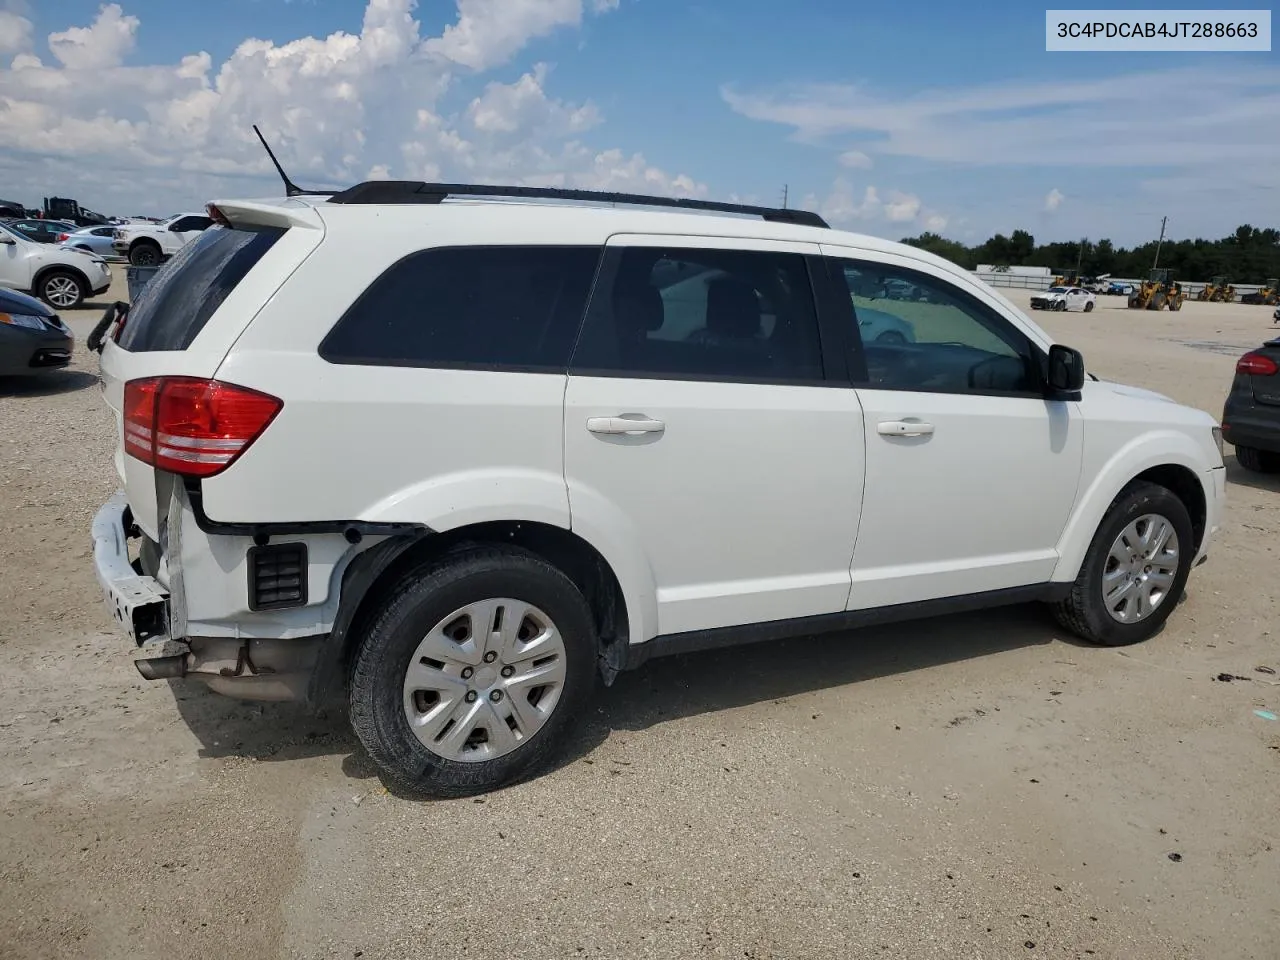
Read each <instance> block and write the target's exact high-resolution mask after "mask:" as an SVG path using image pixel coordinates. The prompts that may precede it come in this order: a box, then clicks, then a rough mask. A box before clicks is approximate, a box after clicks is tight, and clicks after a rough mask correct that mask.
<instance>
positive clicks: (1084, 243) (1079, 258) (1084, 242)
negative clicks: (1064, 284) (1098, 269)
mask: <svg viewBox="0 0 1280 960" xmlns="http://www.w3.org/2000/svg"><path fill="white" fill-rule="evenodd" d="M1088 243H1089V238H1088V237H1085V238H1084V239H1083V240H1081V241H1080V250H1079V252H1077V253H1076V279H1077V280H1079V279H1080V266H1081V265H1082V264H1083V263H1084V248H1085V247H1086V246H1087V245H1088Z"/></svg>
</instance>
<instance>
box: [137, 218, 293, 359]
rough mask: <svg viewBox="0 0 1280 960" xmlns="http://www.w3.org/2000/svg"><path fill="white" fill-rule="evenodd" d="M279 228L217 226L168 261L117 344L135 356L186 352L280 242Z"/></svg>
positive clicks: (144, 292) (140, 298)
mask: <svg viewBox="0 0 1280 960" xmlns="http://www.w3.org/2000/svg"><path fill="white" fill-rule="evenodd" d="M282 236H284V230H283V229H282V228H279V227H262V228H254V229H240V228H237V229H230V228H227V227H213V228H211V229H209V230H206V231H205V232H204V233H202V234H200V236H199V237H197V238H196V239H195V240H192V241H191V242H190V243H188V244H187V245H186V246H184V247H183V248H182V249H181V250H179V251H178V253H177V254H175V255H174V256H173V258H172V259H170V260H169V261H168V262H166V263H165V264H164V265H163V266H162V267H160V269H159V270H158V271H157V272H156V274H155V275H154V276H153V277H152V278H151V280H150V281H149V282H148V283H147V285H146V286H145V287H144V288H143V290H142V293H141V294H139V296H138V299H137V301H136V302H135V303H134V304H133V306H132V307H131V308H130V309H129V316H128V319H127V320H126V321H125V324H124V329H123V330H122V331H121V334H120V339H119V341H118V344H119V346H120V347H122V348H124V349H125V350H128V351H130V352H132V353H144V352H149V351H154V350H185V349H187V347H189V346H191V342H192V341H193V340H195V338H196V335H197V334H198V333H199V332H200V331H201V330H203V329H204V326H205V324H206V323H208V322H209V318H210V317H212V316H213V314H214V313H215V312H216V311H217V309H218V307H220V306H222V301H224V300H225V299H226V298H227V296H228V295H229V294H230V293H231V291H232V290H234V289H235V288H236V286H237V285H238V284H239V283H240V281H241V280H243V279H244V278H245V277H246V276H248V274H249V271H250V270H252V269H253V268H254V267H255V266H256V265H257V263H258V261H259V260H261V259H262V258H263V256H264V255H265V254H266V252H267V251H268V250H270V249H271V248H272V247H273V246H275V243H276V241H277V240H279V239H280V238H281V237H282Z"/></svg>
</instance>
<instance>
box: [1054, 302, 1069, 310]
mask: <svg viewBox="0 0 1280 960" xmlns="http://www.w3.org/2000/svg"><path fill="white" fill-rule="evenodd" d="M1053 309H1055V310H1057V311H1059V312H1065V311H1066V309H1067V301H1065V300H1059V301H1058V302H1057V303H1055V304H1054V305H1053Z"/></svg>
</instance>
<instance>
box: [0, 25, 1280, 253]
mask: <svg viewBox="0 0 1280 960" xmlns="http://www.w3.org/2000/svg"><path fill="white" fill-rule="evenodd" d="M1198 6H1199V7H1200V8H1205V7H1206V6H1209V5H1208V4H1206V2H1205V0H1201V2H1200V3H1199V4H1198ZM1223 6H1224V8H1231V7H1233V6H1237V5H1223ZM979 10H980V11H981V12H978V11H979ZM1044 16H1045V14H1044V8H1043V7H1038V6H1035V5H1032V4H1028V3H1026V2H1025V0H1023V2H1011V0H988V2H987V3H986V4H985V6H982V7H978V6H974V5H972V4H957V3H954V2H951V0H898V2H896V3H893V4H876V5H870V4H853V3H849V2H848V0H789V2H787V3H785V4H784V3H779V2H777V0H697V2H689V0H118V2H110V3H103V2H101V0H0V65H2V68H0V196H3V197H4V198H5V199H12V200H19V201H21V202H24V203H26V204H28V205H29V206H38V205H39V202H40V198H41V197H44V196H53V195H56V196H69V197H73V198H76V199H78V200H79V201H80V202H81V203H82V204H83V205H85V206H87V207H89V208H91V209H95V210H100V211H102V212H105V213H113V214H120V215H136V214H151V215H158V216H162V215H165V214H169V213H173V212H177V211H180V210H199V209H201V208H202V207H203V205H204V204H205V203H206V202H207V201H209V200H212V199H216V198H219V197H223V198H230V197H261V196H272V195H279V193H280V189H281V188H280V183H279V180H278V179H277V178H276V176H275V174H274V171H273V169H272V168H271V166H270V164H269V161H268V160H267V158H266V156H265V154H264V152H263V151H262V148H261V146H260V145H259V144H258V142H257V140H256V138H255V137H254V134H253V131H252V125H253V124H255V123H256V124H258V125H259V126H260V127H261V128H262V130H263V132H264V134H265V135H266V136H267V138H268V140H269V141H270V142H271V143H272V145H273V147H274V149H275V150H276V153H277V155H278V156H279V157H280V159H281V161H282V162H283V164H284V165H285V167H286V169H287V170H288V172H289V173H290V175H291V177H292V178H293V180H295V181H296V182H298V183H299V184H301V185H303V186H306V187H317V188H319V187H324V188H328V187H342V186H348V185H350V184H352V183H356V182H359V181H361V180H366V179H385V178H388V177H390V178H395V179H414V180H417V179H427V180H436V179H439V180H448V181H466V182H482V183H522V184H535V185H548V186H557V185H565V186H575V187H583V188H588V189H606V190H623V191H631V192H637V193H648V194H655V193H656V194H663V195H671V196H693V197H704V198H708V199H717V200H732V201H738V202H749V203H762V204H767V205H780V204H781V203H782V198H783V190H784V188H785V189H786V190H787V195H788V204H789V205H790V206H803V207H807V208H809V209H813V210H817V211H819V212H820V213H822V214H823V215H824V216H826V217H827V218H828V219H829V220H830V221H831V223H832V224H833V225H834V226H839V227H842V228H844V229H849V230H854V231H856V232H860V233H869V234H874V235H877V236H883V237H889V238H893V239H898V238H901V237H905V236H913V235H916V234H919V233H921V232H922V231H926V230H930V231H935V232H938V233H941V234H943V235H944V236H947V237H951V238H953V239H957V240H961V241H963V242H966V243H970V244H972V243H977V242H981V241H982V240H984V239H986V238H987V237H988V236H990V235H991V234H993V233H996V232H1002V233H1005V234H1008V233H1010V232H1011V231H1013V230H1015V229H1025V230H1028V231H1030V232H1031V233H1033V234H1034V235H1035V236H1036V238H1037V240H1038V241H1040V242H1046V241H1051V240H1071V239H1078V238H1080V237H1088V238H1090V239H1093V240H1097V239H1101V238H1103V237H1109V238H1111V239H1112V240H1113V241H1114V242H1115V243H1117V244H1124V245H1129V244H1134V243H1141V242H1145V241H1146V240H1149V239H1154V237H1155V236H1156V234H1158V232H1159V229H1160V220H1161V217H1163V216H1166V215H1167V216H1168V218H1169V225H1168V236H1170V237H1173V238H1175V239H1180V238H1184V237H1197V236H1203V237H1208V238H1217V237H1221V236H1225V235H1227V234H1228V233H1231V232H1232V231H1233V230H1234V229H1235V227H1236V226H1237V225H1239V224H1241V223H1252V224H1254V225H1255V226H1280V163H1277V159H1278V158H1280V122H1278V120H1280V59H1277V57H1278V56H1280V54H1277V53H1208V54H1188V53H1154V52H1151V53H1146V52H1144V53H1047V52H1046V51H1045V49H1044V46H1045V41H1044V37H1045V23H1044Z"/></svg>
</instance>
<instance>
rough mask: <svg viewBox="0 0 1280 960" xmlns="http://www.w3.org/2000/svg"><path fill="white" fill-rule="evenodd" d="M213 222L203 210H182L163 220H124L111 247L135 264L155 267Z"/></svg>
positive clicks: (116, 230) (116, 231) (117, 228)
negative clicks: (189, 211) (145, 221)
mask: <svg viewBox="0 0 1280 960" xmlns="http://www.w3.org/2000/svg"><path fill="white" fill-rule="evenodd" d="M212 223H213V221H212V220H210V219H209V217H207V216H206V215H204V214H202V213H180V214H178V215H177V216H174V217H170V218H169V219H168V220H165V221H164V222H163V223H123V224H121V225H120V226H118V227H116V228H115V234H114V236H113V237H112V239H111V246H112V247H113V248H114V249H115V251H116V253H118V254H119V255H120V256H122V257H124V258H125V259H126V260H128V261H129V262H130V263H131V264H133V265H134V266H135V267H155V266H158V265H160V264H161V263H163V262H164V261H165V260H168V259H169V258H170V257H172V256H173V255H174V254H175V253H177V252H178V251H179V250H181V249H182V248H183V247H184V246H186V245H187V244H188V243H190V242H191V241H192V240H194V239H195V238H196V237H198V236H200V234H201V233H203V232H204V231H205V230H207V229H208V228H209V227H210V225H211V224H212Z"/></svg>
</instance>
